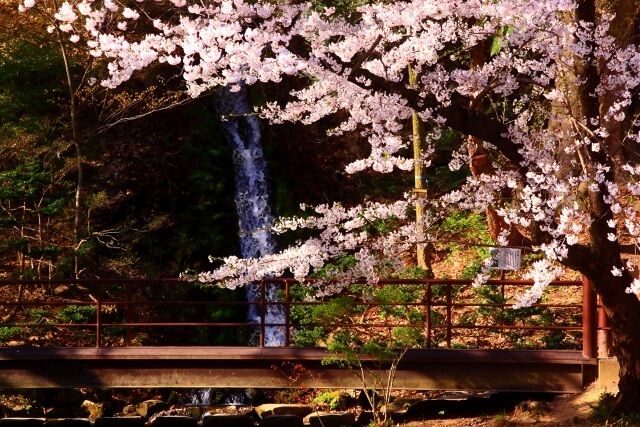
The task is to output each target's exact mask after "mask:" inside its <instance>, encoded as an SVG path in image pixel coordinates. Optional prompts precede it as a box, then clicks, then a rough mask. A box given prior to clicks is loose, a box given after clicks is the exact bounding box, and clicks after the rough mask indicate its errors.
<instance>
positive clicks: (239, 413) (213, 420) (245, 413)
mask: <svg viewBox="0 0 640 427" xmlns="http://www.w3.org/2000/svg"><path fill="white" fill-rule="evenodd" d="M83 407H85V409H87V411H88V412H89V416H88V417H87V418H50V419H48V418H27V417H23V418H2V419H0V426H16V427H18V426H19V427H92V426H93V427H254V426H260V427H304V426H310V427H342V426H345V427H347V426H349V427H350V426H356V425H358V424H359V423H358V420H357V419H356V417H355V415H354V414H353V413H351V412H343V413H333V412H332V413H328V412H320V411H314V409H313V408H312V407H310V406H308V405H295V404H265V405H260V406H258V407H255V408H246V409H245V410H242V409H240V410H239V409H238V408H235V407H233V406H227V407H225V408H223V409H217V410H216V409H213V410H212V409H210V407H209V408H208V407H206V406H204V405H193V406H191V407H182V408H178V409H164V408H165V407H166V404H165V403H164V402H161V401H146V402H142V403H140V404H138V405H135V406H134V405H130V406H129V407H127V408H125V411H123V414H122V415H121V416H113V417H108V416H103V413H104V409H105V408H104V405H103V404H100V403H92V402H85V403H84V404H83ZM234 412H235V413H234ZM365 418H367V417H366V416H365ZM369 420H370V418H369V419H368V420H367V423H368V421H369Z"/></svg>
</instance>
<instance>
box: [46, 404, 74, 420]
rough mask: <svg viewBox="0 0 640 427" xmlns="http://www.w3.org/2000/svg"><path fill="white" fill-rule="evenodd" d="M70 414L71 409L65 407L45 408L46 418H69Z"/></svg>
mask: <svg viewBox="0 0 640 427" xmlns="http://www.w3.org/2000/svg"><path fill="white" fill-rule="evenodd" d="M68 416H69V411H67V410H66V409H63V408H58V407H56V408H46V409H45V410H44V417H45V418H46V419H60V418H67V417H68Z"/></svg>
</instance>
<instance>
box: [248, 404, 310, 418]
mask: <svg viewBox="0 0 640 427" xmlns="http://www.w3.org/2000/svg"><path fill="white" fill-rule="evenodd" d="M254 409H255V411H256V413H257V414H258V416H259V417H260V418H263V419H264V418H265V417H267V416H269V415H297V416H298V417H300V418H304V417H306V416H307V415H309V414H310V413H311V412H313V409H312V408H311V407H310V406H307V405H298V404H281V403H266V404H264V405H260V406H257V407H255V408H254Z"/></svg>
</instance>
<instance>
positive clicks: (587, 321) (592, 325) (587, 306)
mask: <svg viewBox="0 0 640 427" xmlns="http://www.w3.org/2000/svg"><path fill="white" fill-rule="evenodd" d="M596 310H597V298H596V292H595V291H594V290H593V288H592V287H591V282H590V281H589V279H587V277H586V276H582V354H583V355H584V356H585V357H589V358H596V357H598V348H597V341H596V329H597V321H598V316H597V313H596Z"/></svg>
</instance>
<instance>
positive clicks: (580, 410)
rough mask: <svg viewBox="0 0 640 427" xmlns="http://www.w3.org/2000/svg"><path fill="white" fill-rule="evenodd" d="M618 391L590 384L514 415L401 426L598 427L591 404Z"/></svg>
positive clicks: (520, 408)
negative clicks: (594, 421)
mask: <svg viewBox="0 0 640 427" xmlns="http://www.w3.org/2000/svg"><path fill="white" fill-rule="evenodd" d="M616 392H617V386H616V384H609V385H607V386H598V385H597V384H596V383H594V384H591V385H589V386H588V387H587V388H586V389H585V390H584V391H583V392H582V393H580V394H565V395H559V396H557V397H556V398H555V399H554V400H553V401H552V402H536V401H529V402H524V403H522V404H520V405H517V406H516V408H515V409H514V410H513V411H512V412H507V413H503V414H493V415H481V416H474V417H459V418H443V419H438V420H425V421H411V422H408V423H404V424H398V426H400V427H528V426H532V427H533V426H535V427H596V424H594V423H592V422H589V421H588V417H589V412H590V410H591V407H590V406H589V405H590V404H594V403H596V402H597V401H598V399H599V397H600V396H601V395H602V394H603V393H613V394H615V393H616Z"/></svg>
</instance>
